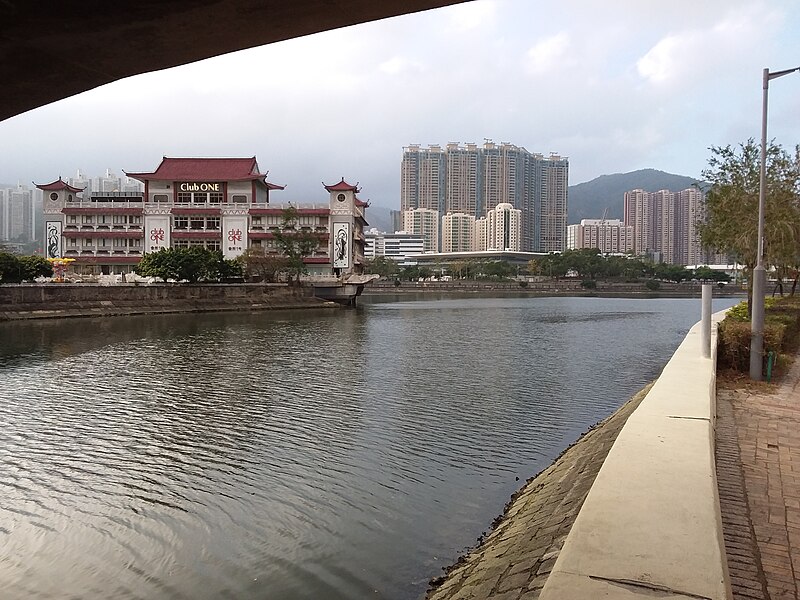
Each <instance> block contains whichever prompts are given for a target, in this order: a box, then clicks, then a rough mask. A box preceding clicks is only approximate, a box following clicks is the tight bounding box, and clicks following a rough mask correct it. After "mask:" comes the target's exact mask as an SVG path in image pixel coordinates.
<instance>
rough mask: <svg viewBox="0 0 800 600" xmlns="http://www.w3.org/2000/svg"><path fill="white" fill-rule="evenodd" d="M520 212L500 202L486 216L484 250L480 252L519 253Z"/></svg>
mask: <svg viewBox="0 0 800 600" xmlns="http://www.w3.org/2000/svg"><path fill="white" fill-rule="evenodd" d="M521 239H522V211H521V210H519V209H518V208H514V207H513V206H511V205H510V204H508V203H507V202H501V203H500V204H498V205H497V206H496V207H495V208H494V209H493V210H490V211H489V212H488V213H487V215H486V245H487V247H486V248H481V249H482V250H500V251H506V250H508V251H511V252H519V251H520V242H521Z"/></svg>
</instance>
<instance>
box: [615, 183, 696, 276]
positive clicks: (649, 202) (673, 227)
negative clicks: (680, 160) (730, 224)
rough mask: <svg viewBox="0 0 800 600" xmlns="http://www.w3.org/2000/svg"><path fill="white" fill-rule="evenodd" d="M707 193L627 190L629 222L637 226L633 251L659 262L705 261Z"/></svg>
mask: <svg viewBox="0 0 800 600" xmlns="http://www.w3.org/2000/svg"><path fill="white" fill-rule="evenodd" d="M704 206H705V199H704V196H703V193H702V192H701V191H700V190H698V189H694V188H688V189H685V190H682V191H680V192H672V191H670V190H659V191H657V192H646V191H644V190H631V191H629V192H625V197H624V209H623V213H624V218H625V225H626V226H630V227H632V228H633V251H634V252H635V253H636V254H638V255H642V256H649V257H650V258H652V259H653V260H655V261H657V262H665V263H670V264H679V265H689V264H701V263H703V262H705V260H704V257H706V253H705V251H704V250H703V247H702V243H701V240H700V224H701V223H702V220H703V218H704Z"/></svg>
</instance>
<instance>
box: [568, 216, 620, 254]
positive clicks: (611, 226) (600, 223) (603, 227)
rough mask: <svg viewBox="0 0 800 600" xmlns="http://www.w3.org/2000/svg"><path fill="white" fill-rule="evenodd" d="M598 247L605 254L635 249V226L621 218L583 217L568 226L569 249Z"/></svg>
mask: <svg viewBox="0 0 800 600" xmlns="http://www.w3.org/2000/svg"><path fill="white" fill-rule="evenodd" d="M582 248H597V249H598V250H600V252H602V253H603V254H625V253H626V252H630V251H632V250H633V227H632V226H630V225H627V226H626V225H625V224H624V223H623V222H622V221H620V220H619V219H581V222H580V223H579V224H577V225H568V226H567V249H568V250H580V249H582Z"/></svg>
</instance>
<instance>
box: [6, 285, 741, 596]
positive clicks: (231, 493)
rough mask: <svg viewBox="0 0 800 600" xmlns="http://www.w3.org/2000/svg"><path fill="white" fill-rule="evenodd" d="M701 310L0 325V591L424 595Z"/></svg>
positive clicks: (380, 309)
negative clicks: (522, 485)
mask: <svg viewBox="0 0 800 600" xmlns="http://www.w3.org/2000/svg"><path fill="white" fill-rule="evenodd" d="M730 304H732V301H725V300H723V301H721V303H720V305H719V306H718V307H715V308H721V307H722V306H723V305H725V306H727V305H730ZM699 311H700V302H699V300H622V299H598V298H517V299H477V298H476V299H464V300H439V301H420V302H402V303H391V304H372V305H367V306H365V307H363V308H361V309H359V310H357V311H342V312H335V313H330V312H328V311H325V312H323V313H310V312H298V313H296V314H294V313H273V314H263V313H262V314H209V315H170V316H160V317H127V318H116V319H78V320H69V321H62V322H45V321H43V322H28V323H19V324H6V325H2V326H0V339H2V348H0V401H1V402H0V425H2V427H0V494H1V495H2V498H3V500H2V504H0V541H1V545H2V548H3V552H2V553H0V588H2V589H3V590H4V591H3V597H8V598H64V597H81V598H109V597H116V598H220V597H236V598H367V597H369V598H416V597H419V596H420V595H421V594H422V593H424V590H425V587H426V583H427V580H428V578H430V577H431V576H435V575H438V574H439V572H440V567H441V566H443V565H446V564H448V563H450V562H451V561H452V560H453V559H454V557H455V556H456V555H457V554H458V553H459V552H460V551H461V550H463V549H464V547H465V546H468V545H470V544H472V543H473V542H474V540H475V538H476V537H477V536H478V535H480V533H481V532H482V531H484V530H485V529H486V528H487V526H488V524H489V523H490V522H491V520H492V518H493V517H494V516H495V515H496V514H498V513H499V512H500V511H501V510H502V506H503V504H504V502H505V501H506V500H507V499H508V497H509V495H510V494H511V493H512V492H513V491H514V490H515V489H516V488H517V486H518V485H519V483H518V482H516V480H515V478H516V477H519V478H520V479H521V480H523V479H525V478H527V477H529V476H531V475H532V474H534V473H536V472H538V471H539V470H541V469H542V468H544V467H545V466H546V465H547V464H548V463H549V462H550V461H551V460H552V459H553V458H554V457H555V456H556V455H557V454H558V453H559V452H560V451H561V450H562V449H563V447H564V446H565V445H566V444H567V443H569V442H570V441H572V440H573V439H575V438H576V437H577V436H578V435H579V434H580V433H581V432H582V431H584V430H585V429H586V428H587V427H588V426H589V425H591V424H593V423H594V422H596V421H597V420H599V419H601V418H603V417H605V416H607V415H608V414H609V413H610V412H612V411H613V410H614V409H615V408H616V407H617V406H619V404H621V403H622V402H623V401H624V400H626V399H627V398H628V397H629V396H630V395H631V394H632V393H633V392H635V391H636V390H637V389H639V388H640V387H641V386H642V385H643V384H644V383H646V382H647V381H649V380H650V379H652V378H653V377H655V376H656V375H657V373H658V371H659V370H660V368H661V367H662V366H663V364H664V363H665V362H666V360H667V359H668V357H669V355H670V354H671V353H672V351H673V350H674V349H675V348H676V347H677V345H678V343H679V342H680V340H681V339H682V337H683V335H684V334H685V332H686V330H687V329H688V328H689V326H690V325H691V324H692V323H694V322H695V321H696V317H697V315H698V314H699Z"/></svg>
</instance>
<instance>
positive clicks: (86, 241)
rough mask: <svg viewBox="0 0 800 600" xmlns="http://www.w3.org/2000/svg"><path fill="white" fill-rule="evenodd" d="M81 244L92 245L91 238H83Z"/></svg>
mask: <svg viewBox="0 0 800 600" xmlns="http://www.w3.org/2000/svg"><path fill="white" fill-rule="evenodd" d="M83 245H84V246H91V245H92V238H84V240H83Z"/></svg>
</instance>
